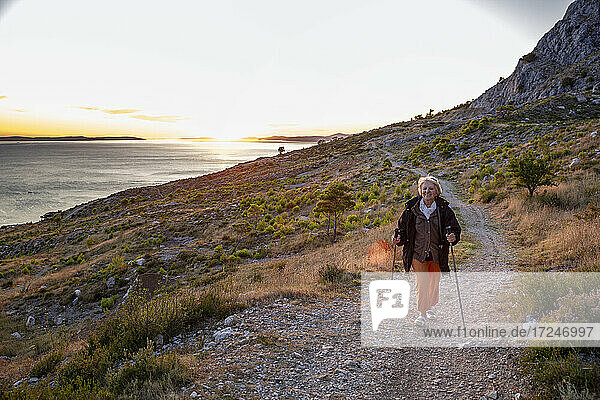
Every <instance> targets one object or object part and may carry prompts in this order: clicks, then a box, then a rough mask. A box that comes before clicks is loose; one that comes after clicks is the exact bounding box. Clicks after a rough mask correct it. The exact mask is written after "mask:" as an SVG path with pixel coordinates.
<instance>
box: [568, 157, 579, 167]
mask: <svg viewBox="0 0 600 400" xmlns="http://www.w3.org/2000/svg"><path fill="white" fill-rule="evenodd" d="M577 164H579V158H578V157H575V158H574V159H572V160H571V164H569V168H572V167H573V166H574V165H577Z"/></svg>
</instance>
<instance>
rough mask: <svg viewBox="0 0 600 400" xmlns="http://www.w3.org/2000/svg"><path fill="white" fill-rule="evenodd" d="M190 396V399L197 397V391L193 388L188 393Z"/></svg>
mask: <svg viewBox="0 0 600 400" xmlns="http://www.w3.org/2000/svg"><path fill="white" fill-rule="evenodd" d="M190 397H191V398H192V399H195V398H196V397H198V393H196V391H195V390H194V391H193V392H192V393H190Z"/></svg>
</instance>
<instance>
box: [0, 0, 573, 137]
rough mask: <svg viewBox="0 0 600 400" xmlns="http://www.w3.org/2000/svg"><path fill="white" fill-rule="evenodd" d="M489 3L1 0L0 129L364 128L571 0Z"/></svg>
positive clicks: (432, 94) (438, 106)
mask: <svg viewBox="0 0 600 400" xmlns="http://www.w3.org/2000/svg"><path fill="white" fill-rule="evenodd" d="M500 3H502V2H495V1H492V0H489V1H483V2H475V1H467V0H455V1H446V0H435V1H430V2H401V1H376V2H362V1H358V0H356V1H354V0H351V1H343V2H342V1H329V2H325V3H323V2H317V1H308V2H302V3H291V2H277V1H267V0H262V1H257V2H244V1H235V0H232V1H225V2H207V1H199V2H189V1H183V0H180V1H174V2H171V3H169V6H168V8H165V3H164V2H158V1H143V2H142V1H137V0H136V1H133V0H132V1H127V2H120V1H115V0H104V1H85V2H81V1H76V0H57V1H52V2H48V1H44V0H17V1H13V2H8V3H1V4H5V7H6V8H5V9H4V10H0V52H1V54H2V55H3V56H2V63H0V76H2V77H3V83H2V86H0V135H2V136H10V135H28V136H64V135H88V136H108V135H133V136H139V137H146V138H180V137H214V138H218V139H219V140H231V139H237V138H242V137H249V136H257V137H262V136H270V135H329V134H334V133H338V132H344V133H356V132H361V131H363V130H365V129H371V128H375V127H378V126H383V125H386V124H389V123H393V122H397V121H400V120H405V119H409V118H410V117H411V116H414V115H416V114H422V113H426V112H428V111H429V109H434V110H436V111H440V110H442V109H446V108H450V107H452V106H454V105H456V104H459V103H462V102H464V101H467V100H470V99H472V98H474V97H476V96H477V95H479V94H480V93H481V92H482V91H483V90H485V89H486V88H487V87H489V86H491V85H492V84H493V83H494V82H496V81H497V80H498V77H499V76H506V75H508V74H510V71H511V70H512V69H513V68H514V65H515V63H516V60H517V59H518V58H519V57H520V56H521V55H523V54H525V53H527V52H529V51H530V50H531V48H532V47H533V46H534V44H535V42H536V40H537V39H538V38H539V35H540V34H541V33H542V32H544V31H545V30H547V29H548V28H549V27H550V26H551V25H552V24H553V23H554V21H555V20H557V19H558V17H560V16H561V15H562V14H563V13H564V10H565V8H566V6H567V5H568V3H569V1H566V0H565V1H554V2H546V3H543V4H545V7H546V9H547V10H551V12H546V13H544V14H543V15H542V14H540V13H539V12H536V9H535V7H529V8H527V6H523V7H521V9H515V8H513V9H511V8H510V7H504V8H502V6H499V5H498V4H500ZM508 3H510V2H507V3H506V4H508ZM551 3H552V4H551ZM531 4H538V3H536V2H531ZM494 7H495V8H494ZM498 7H500V8H501V9H502V10H500V11H504V12H498V9H499V8H498ZM517 11H518V13H519V14H523V13H525V14H527V13H529V14H530V15H531V17H532V18H533V19H535V18H536V17H537V18H540V20H537V21H535V23H531V24H529V25H528V26H527V28H526V29H522V26H515V25H516V24H518V25H522V24H521V23H520V22H519V21H520V20H518V19H517V18H516V17H514V16H515V15H516V14H517ZM541 18H543V20H541ZM515 28H517V29H515ZM474 32H477V34H474Z"/></svg>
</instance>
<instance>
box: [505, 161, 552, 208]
mask: <svg viewBox="0 0 600 400" xmlns="http://www.w3.org/2000/svg"><path fill="white" fill-rule="evenodd" d="M507 169H508V172H509V174H510V175H511V177H512V178H513V179H514V181H515V182H514V183H515V186H517V187H524V188H527V190H528V191H529V197H532V196H533V192H534V191H535V189H537V188H538V187H539V186H544V185H548V186H554V185H556V183H555V182H554V177H555V174H554V167H553V166H552V164H550V162H549V161H548V160H547V159H546V158H542V157H539V156H538V155H536V154H535V153H534V152H533V151H527V152H526V153H524V154H522V155H521V156H518V157H513V158H512V159H511V160H510V162H509V163H508V166H507Z"/></svg>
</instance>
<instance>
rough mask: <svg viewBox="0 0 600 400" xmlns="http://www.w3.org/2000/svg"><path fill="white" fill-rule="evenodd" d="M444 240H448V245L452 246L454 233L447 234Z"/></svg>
mask: <svg viewBox="0 0 600 400" xmlns="http://www.w3.org/2000/svg"><path fill="white" fill-rule="evenodd" d="M446 240H448V242H450V244H452V243H454V242H455V241H456V235H455V234H454V233H447V234H446Z"/></svg>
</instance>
